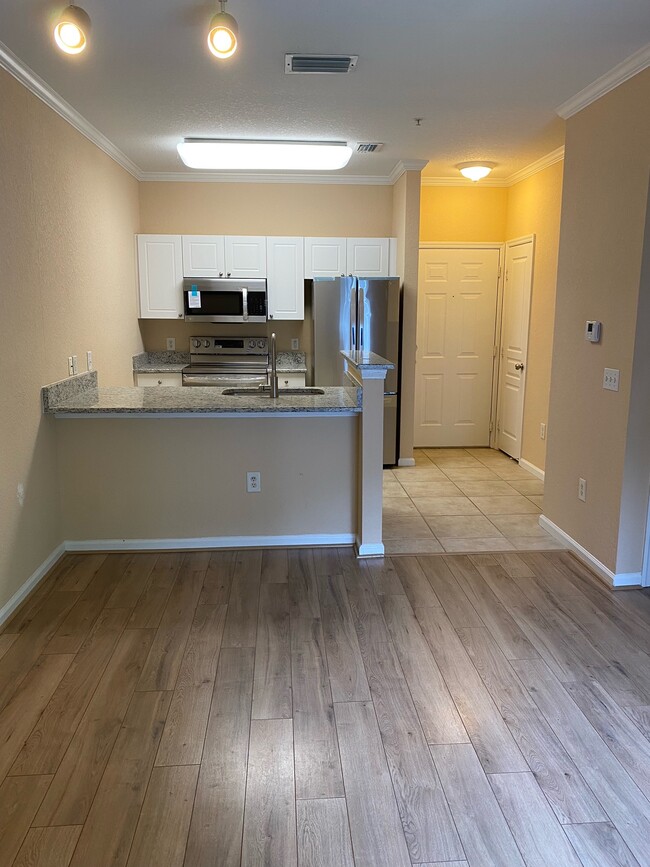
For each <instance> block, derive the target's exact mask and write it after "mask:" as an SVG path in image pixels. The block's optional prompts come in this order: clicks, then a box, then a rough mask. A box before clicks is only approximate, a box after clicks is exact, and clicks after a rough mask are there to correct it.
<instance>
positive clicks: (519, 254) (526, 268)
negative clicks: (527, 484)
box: [497, 237, 534, 460]
mask: <svg viewBox="0 0 650 867" xmlns="http://www.w3.org/2000/svg"><path fill="white" fill-rule="evenodd" d="M533 249H534V239H533V238H532V237H531V238H522V239H520V240H517V241H508V243H507V244H506V280H505V286H504V290H503V316H502V319H501V341H500V343H501V363H500V372H499V404H498V420H497V445H498V447H499V448H500V449H501V450H502V451H504V452H505V453H506V454H508V455H510V456H511V457H513V458H516V459H517V460H519V458H520V457H521V429H522V424H523V417H524V388H525V385H526V361H527V353H528V323H529V318H530V295H531V289H532V285H533Z"/></svg>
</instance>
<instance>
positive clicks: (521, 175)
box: [422, 145, 564, 187]
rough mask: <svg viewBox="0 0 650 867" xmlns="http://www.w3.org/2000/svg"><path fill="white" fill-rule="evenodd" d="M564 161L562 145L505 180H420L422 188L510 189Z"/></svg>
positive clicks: (428, 178) (429, 178) (461, 178)
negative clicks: (480, 187)
mask: <svg viewBox="0 0 650 867" xmlns="http://www.w3.org/2000/svg"><path fill="white" fill-rule="evenodd" d="M563 159H564V145H562V147H559V148H555V150H554V151H551V152H550V153H548V154H545V155H544V156H543V157H540V158H539V159H538V160H535V162H534V163H530V165H527V166H524V168H523V169H519V171H518V172H514V173H513V174H511V175H509V176H508V177H507V178H483V180H481V181H478V182H475V181H470V180H467V178H463V177H462V176H460V177H457V178H431V177H423V178H422V186H424V187H473V186H477V185H478V184H480V185H481V186H482V187H512V186H513V185H514V184H518V183H519V181H523V180H524V179H525V178H529V177H531V176H532V175H536V174H537V172H541V171H543V170H544V169H547V168H548V167H549V166H552V165H554V164H555V163H559V162H560V161H561V160H563Z"/></svg>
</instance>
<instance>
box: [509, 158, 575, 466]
mask: <svg viewBox="0 0 650 867" xmlns="http://www.w3.org/2000/svg"><path fill="white" fill-rule="evenodd" d="M562 172H563V162H559V163H555V165H552V166H549V167H548V168H547V169H544V170H543V171H541V172H538V173H537V174H535V175H532V176H531V177H529V178H526V179H525V180H523V181H520V182H519V183H518V184H514V185H513V186H512V187H509V188H508V189H507V193H508V212H507V222H506V238H507V239H508V240H514V239H515V238H521V237H523V236H524V235H532V234H534V235H535V259H534V263H533V292H532V297H531V308H530V329H529V335H528V358H527V361H526V395H525V402H524V425H523V433H522V445H521V457H522V458H523V459H524V460H527V461H529V462H530V463H531V464H533V465H534V466H536V467H539V469H542V470H543V469H544V467H545V465H546V443H547V442H548V440H543V439H541V438H540V435H539V426H540V423H541V422H544V423H545V424H547V423H548V401H549V391H550V383H551V357H552V351H553V326H554V314H555V288H556V279H557V256H558V245H559V239H560V209H561V204H562ZM547 435H548V436H552V431H550V433H549V431H548V428H547Z"/></svg>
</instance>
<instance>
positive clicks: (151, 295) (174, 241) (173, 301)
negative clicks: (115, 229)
mask: <svg viewBox="0 0 650 867" xmlns="http://www.w3.org/2000/svg"><path fill="white" fill-rule="evenodd" d="M137 238H138V274H139V286H140V319H182V318H183V257H182V250H181V236H180V235H138V236H137Z"/></svg>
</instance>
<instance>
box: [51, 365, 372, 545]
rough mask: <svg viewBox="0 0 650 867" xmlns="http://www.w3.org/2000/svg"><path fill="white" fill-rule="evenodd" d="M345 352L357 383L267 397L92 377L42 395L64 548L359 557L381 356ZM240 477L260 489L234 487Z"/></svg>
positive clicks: (368, 539) (364, 538) (367, 520)
mask: <svg viewBox="0 0 650 867" xmlns="http://www.w3.org/2000/svg"><path fill="white" fill-rule="evenodd" d="M347 360H348V362H349V365H350V369H351V371H352V372H353V373H354V376H355V378H356V379H357V380H358V381H359V383H360V386H359V387H349V388H343V387H341V388H325V389H323V392H324V393H323V394H309V395H281V396H280V397H279V398H277V399H271V398H270V397H269V396H268V395H265V396H261V395H260V396H258V395H228V394H224V393H223V389H219V388H200V387H199V388H182V387H178V388H176V387H168V388H138V387H133V388H115V387H112V388H101V387H99V386H98V380H97V374H96V373H95V372H93V373H88V374H82V375H80V376H78V377H71V378H69V379H67V380H64V381H63V382H62V383H57V384H55V385H53V386H49V387H47V388H45V389H43V409H44V413H45V414H46V415H47V416H52V417H53V419H52V421H51V423H52V424H54V425H56V433H57V437H56V439H57V460H58V467H59V474H60V482H61V491H62V497H61V515H62V522H63V524H64V537H65V539H66V540H67V542H66V546H67V547H68V548H69V549H70V550H124V549H147V548H150V549H164V548H208V547H215V548H217V547H244V546H273V545H276V546H290V545H319V544H321V545H349V544H354V545H355V546H356V548H357V551H358V553H359V555H360V556H373V555H374V556H377V555H381V554H382V553H383V545H382V543H381V470H382V465H381V430H382V424H381V412H382V408H383V378H384V376H385V372H386V370H387V369H388V367H387V364H388V363H387V362H385V361H384V360H383V359H380V360H377V359H372V361H373V363H372V364H370V362H369V360H368V359H366V362H367V363H366V366H365V367H364V366H363V363H362V360H361V359H356V362H355V361H353V360H352V359H351V358H350V359H347ZM378 361H381V362H382V363H383V364H379V363H378ZM357 362H358V363H357ZM253 471H254V472H257V473H259V474H260V479H261V485H260V490H259V491H258V492H255V493H247V491H246V473H247V472H253Z"/></svg>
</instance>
